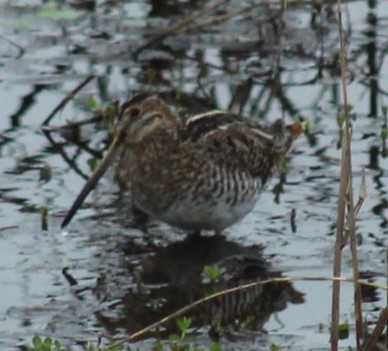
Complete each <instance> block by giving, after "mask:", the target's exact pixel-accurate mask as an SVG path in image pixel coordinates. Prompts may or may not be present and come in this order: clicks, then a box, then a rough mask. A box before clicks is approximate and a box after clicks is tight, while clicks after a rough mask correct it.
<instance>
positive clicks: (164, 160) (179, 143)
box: [62, 95, 302, 232]
mask: <svg viewBox="0 0 388 351" xmlns="http://www.w3.org/2000/svg"><path fill="white" fill-rule="evenodd" d="M301 132H302V125H301V123H294V124H292V125H290V126H287V127H286V126H284V124H283V122H282V121H281V120H278V121H276V122H275V123H274V124H273V125H272V126H271V127H261V126H259V125H257V124H256V123H253V122H250V121H248V120H246V119H242V118H240V117H238V116H236V115H233V114H230V113H227V112H223V111H212V112H208V113H204V114H200V115H195V116H192V117H190V118H188V119H186V120H184V119H182V118H180V117H179V116H177V115H176V114H174V113H173V112H172V111H171V110H170V109H169V107H168V106H167V105H166V104H165V103H164V102H163V101H162V100H161V99H160V98H159V97H157V96H145V95H137V96H135V97H134V98H132V99H131V100H130V101H128V102H126V103H125V104H124V105H123V107H122V109H121V119H120V122H119V125H118V128H117V135H116V137H115V139H114V140H113V142H112V144H111V146H110V148H109V150H108V152H107V154H106V156H105V157H104V159H103V160H102V162H101V163H100V165H99V167H98V168H97V169H96V170H95V172H94V173H93V174H92V176H91V177H90V179H89V180H88V182H87V183H86V185H85V186H84V188H83V189H82V191H81V192H80V194H79V195H78V197H77V199H76V200H75V202H74V204H73V206H72V207H71V209H70V210H69V212H68V214H67V216H66V218H65V219H64V221H63V223H62V227H64V226H66V225H67V224H68V223H69V222H70V220H71V219H72V217H73V216H74V214H75V213H76V211H77V209H78V208H79V206H80V205H81V204H82V202H83V200H84V199H85V198H86V196H87V195H88V194H89V192H90V191H91V190H92V189H93V188H94V186H95V185H96V183H97V181H98V179H99V178H100V177H101V176H102V175H103V173H104V172H105V171H106V169H107V168H108V166H109V165H110V164H111V163H112V161H113V160H114V159H115V155H117V154H118V153H119V152H120V151H121V158H120V160H119V164H118V178H119V181H120V182H121V183H122V184H124V185H125V186H126V187H127V188H129V190H130V191H131V198H132V200H133V201H134V202H135V205H136V206H137V207H139V208H140V209H141V210H143V211H144V212H145V213H147V214H148V215H150V216H151V217H152V218H155V219H158V220H160V221H163V222H166V223H168V224H170V225H173V226H176V227H179V228H182V229H185V230H188V231H194V232H198V231H200V230H202V229H207V230H215V231H216V232H220V231H222V230H223V229H225V228H226V227H228V226H230V225H232V224H234V223H235V222H237V221H238V220H240V219H241V218H243V217H244V216H245V215H246V214H247V213H249V212H250V211H251V210H252V208H253V207H254V205H255V203H256V201H257V199H258V198H259V195H260V193H261V191H262V190H263V188H264V186H265V185H266V183H267V182H268V180H269V179H270V177H271V176H272V174H273V173H274V171H275V169H276V168H277V166H278V165H279V163H280V162H281V160H282V159H283V158H284V156H285V154H286V153H287V151H288V150H289V148H290V146H291V144H292V142H293V140H294V139H295V138H296V137H297V136H298V135H299V134H300V133H301Z"/></svg>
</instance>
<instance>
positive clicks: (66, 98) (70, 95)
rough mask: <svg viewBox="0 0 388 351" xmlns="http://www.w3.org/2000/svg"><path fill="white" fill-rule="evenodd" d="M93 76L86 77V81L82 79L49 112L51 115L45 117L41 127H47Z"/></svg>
mask: <svg viewBox="0 0 388 351" xmlns="http://www.w3.org/2000/svg"><path fill="white" fill-rule="evenodd" d="M94 77H95V76H94V75H93V74H91V75H90V76H87V77H86V79H84V80H83V81H82V82H81V83H80V84H79V85H77V86H76V87H75V88H74V89H73V90H72V91H71V92H70V93H68V94H67V95H66V96H65V97H64V98H63V99H62V101H61V102H60V103H59V104H58V105H57V106H56V107H55V108H54V110H52V111H51V113H50V114H49V115H48V116H47V117H46V119H45V120H44V121H43V123H42V125H43V126H47V125H48V124H49V123H50V121H51V120H52V119H53V118H54V116H55V115H56V114H57V113H58V112H59V111H60V110H62V109H63V108H64V107H65V106H66V105H67V103H68V102H69V101H70V100H71V99H73V97H74V96H75V95H76V94H77V93H78V92H79V91H80V90H81V89H82V88H83V87H85V86H86V85H87V84H88V83H89V82H91V81H92V80H93V79H94Z"/></svg>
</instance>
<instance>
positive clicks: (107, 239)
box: [0, 0, 388, 350]
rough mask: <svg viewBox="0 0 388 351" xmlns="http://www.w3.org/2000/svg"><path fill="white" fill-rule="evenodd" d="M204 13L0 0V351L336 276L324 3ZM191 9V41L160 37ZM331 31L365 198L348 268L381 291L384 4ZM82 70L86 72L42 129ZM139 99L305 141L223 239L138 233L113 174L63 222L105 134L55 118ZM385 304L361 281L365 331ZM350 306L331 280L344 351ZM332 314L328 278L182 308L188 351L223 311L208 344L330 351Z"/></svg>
mask: <svg viewBox="0 0 388 351" xmlns="http://www.w3.org/2000/svg"><path fill="white" fill-rule="evenodd" d="M215 3H216V2H211V1H200V0H192V1H178V0H173V1H169V2H164V1H151V0H150V1H146V0H144V1H117V2H110V1H97V2H93V1H79V2H77V1H73V2H70V1H69V2H63V3H62V2H50V1H40V0H36V1H6V0H1V1H0V23H1V26H0V106H1V109H0V111H1V112H0V113H1V124H0V157H1V158H0V243H1V244H0V349H1V350H17V349H24V348H25V347H26V346H28V345H31V342H32V337H33V336H34V335H41V336H50V337H52V338H55V339H58V340H60V341H61V343H62V344H63V345H67V346H69V347H71V348H73V349H83V347H84V346H83V345H85V344H86V342H88V341H91V342H97V340H98V339H99V338H100V337H101V338H103V340H109V339H115V338H121V337H125V336H128V335H130V334H131V333H134V332H136V331H138V330H140V329H141V328H144V327H146V326H147V325H150V324H151V323H153V322H155V321H157V320H159V319H161V318H163V317H165V316H166V315H168V314H170V313H173V312H174V311H176V310H178V309H179V308H182V307H183V306H185V305H187V304H189V303H191V302H194V301H195V300H196V299H199V298H202V297H204V296H206V295H207V294H208V293H209V291H215V290H214V289H216V290H217V291H219V290H222V289H225V288H228V287H232V286H236V285H238V284H244V283H247V282H252V281H255V280H259V279H267V278H271V277H281V276H298V277H304V276H305V277H307V276H308V277H311V276H324V277H330V276H331V275H332V262H333V246H334V241H335V235H334V234H335V223H336V205H337V200H338V189H339V176H340V157H341V150H340V148H339V140H340V139H339V136H340V127H339V125H340V119H341V118H338V116H340V115H341V104H342V98H341V96H342V90H341V89H342V88H341V79H340V66H339V44H338V25H337V17H336V7H335V6H334V5H331V4H328V5H324V6H322V5H320V2H313V1H300V2H290V3H289V4H288V6H287V7H286V8H283V9H282V8H281V7H280V5H279V4H276V3H275V2H273V1H271V2H265V1H256V2H252V1H244V2H240V1H233V0H231V1H225V2H223V4H221V5H219V6H218V7H215V6H214V7H213V9H212V6H213V5H214V4H215ZM253 4H255V6H252V5H253ZM81 5H83V6H81ZM248 7H251V8H250V9H249V11H248V9H247V8H248ZM204 9H208V11H204ZM242 9H247V10H246V11H241V12H240V13H239V11H240V10H242ZM195 14H199V15H198V16H197V17H196V19H195V20H196V21H195V22H189V23H190V24H191V25H193V27H192V28H191V29H190V30H183V29H182V28H183V27H178V28H175V32H174V33H172V32H169V34H168V35H165V36H164V37H162V36H161V33H164V32H163V29H165V28H171V26H173V25H174V24H176V23H179V22H181V21H182V20H183V19H184V18H188V16H193V15H195ZM228 14H229V15H230V16H229V17H227V15H228ZM209 19H211V20H212V21H213V22H212V23H209V22H205V21H206V20H209ZM343 21H344V34H345V37H346V41H347V51H348V57H349V60H348V73H349V76H348V79H349V82H348V94H349V103H350V104H351V105H352V114H353V118H352V126H353V143H352V160H353V175H354V190H355V198H356V199H357V198H358V192H359V186H360V183H361V178H362V172H363V170H364V171H365V179H366V185H367V192H368V196H367V198H366V199H365V201H364V203H363V205H362V208H361V211H360V213H359V215H358V218H357V235H358V249H359V251H358V252H359V260H360V269H361V274H362V277H363V278H365V279H368V280H369V281H371V282H374V283H376V284H381V285H384V284H386V277H385V274H386V253H385V251H386V248H387V242H388V227H387V220H388V207H387V206H388V205H387V203H388V201H387V200H388V197H387V192H388V158H387V145H386V141H385V139H384V135H386V128H387V127H386V123H387V122H386V117H385V120H384V111H383V110H384V106H386V105H388V97H387V95H388V62H387V58H386V53H387V49H388V36H387V33H388V2H386V1H378V0H375V1H373V0H369V1H365V0H362V1H361V0H359V1H348V2H346V4H345V5H344V7H343ZM186 25H187V23H186ZM194 25H197V26H194ZM91 74H93V75H95V76H96V78H95V79H94V80H92V81H90V82H89V83H88V84H87V85H86V86H85V87H83V89H82V90H81V91H80V92H78V93H77V94H76V95H75V97H74V98H73V99H72V100H71V101H70V102H69V103H68V104H67V105H66V107H65V108H64V109H61V111H60V112H58V113H57V114H56V115H55V116H54V118H53V119H52V120H51V121H50V123H49V124H48V126H46V128H42V123H43V122H44V121H45V119H46V117H47V116H48V115H49V114H50V112H51V111H52V110H53V109H54V108H55V106H57V105H58V104H59V103H60V101H61V100H62V99H64V98H65V96H66V95H67V94H68V93H69V92H70V91H72V90H73V89H74V88H75V87H76V86H77V85H78V84H80V83H81V82H82V81H83V80H85V79H86V78H87V77H88V76H89V75H91ZM138 92H152V93H157V94H161V96H162V97H163V98H164V99H166V101H168V102H169V103H171V104H173V105H175V106H176V107H177V108H178V109H180V110H181V111H183V112H182V113H188V114H190V113H196V112H200V111H206V110H208V109H210V108H219V109H231V110H233V111H235V112H238V113H240V114H242V115H244V116H246V117H247V118H251V119H254V120H258V121H261V122H262V123H264V124H269V123H271V122H272V121H274V120H275V119H277V118H279V117H283V118H285V120H286V121H287V122H291V121H292V120H297V119H300V118H303V119H305V120H307V121H308V124H309V131H308V133H306V135H304V136H302V137H300V138H299V139H298V140H297V141H296V142H295V144H294V146H293V149H292V151H291V152H290V155H289V158H288V161H287V163H286V166H285V168H284V169H283V170H282V172H281V173H280V174H279V175H278V176H276V177H275V178H274V179H273V180H272V181H271V183H270V185H269V188H268V190H267V191H266V192H264V193H263V194H262V196H261V199H260V201H259V202H258V203H257V205H256V207H255V209H254V210H253V211H252V213H250V214H249V215H248V216H247V217H246V218H245V219H244V220H243V221H241V222H240V223H238V224H236V225H234V226H233V227H230V228H228V229H227V230H225V232H224V233H223V235H222V236H213V235H212V234H211V233H205V235H203V236H202V237H199V238H198V237H190V236H187V235H186V234H185V233H183V232H181V231H179V230H178V229H175V228H171V227H169V226H167V225H165V224H162V223H158V222H151V223H147V224H146V228H147V230H146V231H145V230H144V225H139V224H138V221H137V220H135V219H136V218H135V217H134V215H133V214H132V212H131V210H130V206H129V205H128V202H127V201H126V199H128V196H129V195H127V194H126V195H125V196H123V194H122V193H121V192H120V189H119V188H118V186H117V185H116V184H115V182H114V179H113V178H114V177H113V171H111V172H108V173H107V174H106V175H105V176H104V178H103V179H102V180H101V181H100V183H99V184H98V187H97V188H96V189H95V191H94V192H93V193H92V194H91V195H90V196H89V197H88V199H87V201H86V203H85V204H84V206H83V207H82V209H81V210H80V211H79V212H78V213H77V216H76V217H75V218H74V220H73V221H72V223H71V224H70V225H69V226H68V227H67V228H66V231H64V230H62V229H61V228H60V224H61V220H62V218H63V216H64V214H65V212H66V210H67V209H68V208H69V206H70V205H71V203H72V201H73V200H74V198H75V197H76V195H77V193H78V192H79V191H80V189H81V188H82V186H83V185H84V183H85V181H86V179H87V176H88V175H89V174H90V173H91V170H92V168H93V166H94V165H95V164H96V162H98V159H99V158H100V157H101V156H102V155H103V151H104V150H106V148H107V145H108V144H109V137H108V134H109V133H108V132H107V128H106V124H105V125H104V123H88V124H85V125H82V126H81V127H80V128H71V129H70V128H61V127H62V126H65V125H66V124H68V123H69V121H70V122H78V121H82V120H87V119H89V118H91V117H92V116H95V115H97V114H98V112H97V111H98V110H99V109H103V108H105V107H106V106H108V105H110V104H113V103H114V102H116V101H118V102H119V103H122V102H124V101H125V100H126V98H127V97H129V96H131V95H133V94H135V93H138ZM384 123H385V127H384ZM57 127H58V128H57ZM384 128H385V129H384ZM108 129H109V128H108ZM385 138H386V136H385ZM291 218H293V220H291ZM206 266H217V267H219V269H220V271H221V272H222V273H223V274H222V279H219V280H218V281H217V282H216V283H214V282H209V281H208V279H207V277H206V276H204V273H203V272H204V268H205V267H206ZM351 267H352V265H351V256H350V253H349V249H348V247H346V248H345V249H344V260H343V275H344V276H346V277H351V276H352V268H351ZM214 284H215V285H214ZM386 299H387V297H386V293H385V292H384V291H382V290H378V289H363V309H364V316H365V320H366V321H367V322H368V324H369V325H370V327H371V328H372V326H373V323H374V322H375V321H376V319H377V316H378V313H379V311H380V310H381V308H382V307H384V306H385V305H386V303H387V300H386ZM239 300H240V302H239ZM236 301H237V302H236ZM352 301H353V287H352V285H351V284H347V283H344V284H343V285H342V288H341V317H340V319H341V322H342V323H345V322H348V323H349V324H350V335H349V337H347V338H344V339H343V340H341V343H340V346H341V348H342V349H347V347H348V346H354V344H355V341H354V340H355V339H354V335H353V331H354V313H353V302H352ZM221 305H222V307H220V306H221ZM236 306H238V308H237V307H236ZM217 308H218V310H217ZM215 310H216V312H214V311H215ZM330 313H331V283H330V282H323V281H320V282H311V281H310V282H303V281H297V282H294V283H289V284H274V285H268V286H266V287H263V288H260V289H256V290H252V291H250V292H248V293H247V294H245V295H244V294H240V295H238V296H237V297H236V299H235V300H233V301H232V300H225V301H224V302H222V301H221V303H219V304H218V305H217V304H216V305H213V307H212V306H210V308H209V306H206V308H205V310H194V311H192V312H191V313H189V314H188V315H189V316H192V317H193V320H194V321H195V323H194V325H193V330H192V332H193V339H192V340H193V341H192V342H193V343H194V344H195V345H197V346H199V347H205V348H206V347H207V345H209V343H210V340H211V336H212V333H211V332H210V331H212V329H213V327H212V326H211V325H212V320H214V315H217V316H218V317H217V318H218V321H219V322H220V323H219V324H220V325H221V326H219V330H218V331H217V334H220V335H218V336H217V337H218V338H219V340H220V343H221V345H223V347H224V348H225V349H228V350H229V349H234V350H250V349H251V350H258V349H264V350H268V349H270V346H271V345H272V344H276V345H278V346H280V347H281V348H282V349H287V350H326V349H328V348H329V325H330ZM177 332H178V330H177V327H176V326H175V325H174V323H172V324H170V325H166V326H163V328H161V330H160V331H159V333H156V332H153V333H151V334H147V335H145V336H144V337H142V338H140V339H139V340H137V341H136V343H135V344H133V345H132V346H133V347H134V348H137V349H139V350H149V349H151V348H152V347H153V346H154V345H155V340H157V339H162V340H166V339H167V338H168V335H170V334H173V333H177ZM213 334H214V333H213Z"/></svg>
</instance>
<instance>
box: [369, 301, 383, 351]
mask: <svg viewBox="0 0 388 351" xmlns="http://www.w3.org/2000/svg"><path fill="white" fill-rule="evenodd" d="M387 324H388V307H385V308H384V309H383V310H382V311H381V313H380V316H379V319H378V320H377V323H376V326H375V329H374V330H373V332H372V335H371V336H370V337H369V339H368V341H367V343H366V345H365V347H364V351H373V350H376V344H377V341H378V339H379V337H380V336H381V335H382V334H383V331H384V329H385V328H386V327H387Z"/></svg>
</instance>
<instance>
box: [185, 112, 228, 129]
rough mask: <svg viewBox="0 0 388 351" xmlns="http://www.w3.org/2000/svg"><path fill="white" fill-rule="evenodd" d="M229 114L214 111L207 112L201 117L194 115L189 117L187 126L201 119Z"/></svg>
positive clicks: (201, 114) (200, 115)
mask: <svg viewBox="0 0 388 351" xmlns="http://www.w3.org/2000/svg"><path fill="white" fill-rule="evenodd" d="M227 113H228V112H226V111H222V110H213V111H209V112H205V113H200V114H199V115H194V116H192V117H189V119H188V120H187V122H186V125H189V124H190V123H193V122H195V121H198V120H199V119H201V118H205V117H211V116H214V117H216V116H218V115H220V114H227Z"/></svg>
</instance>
